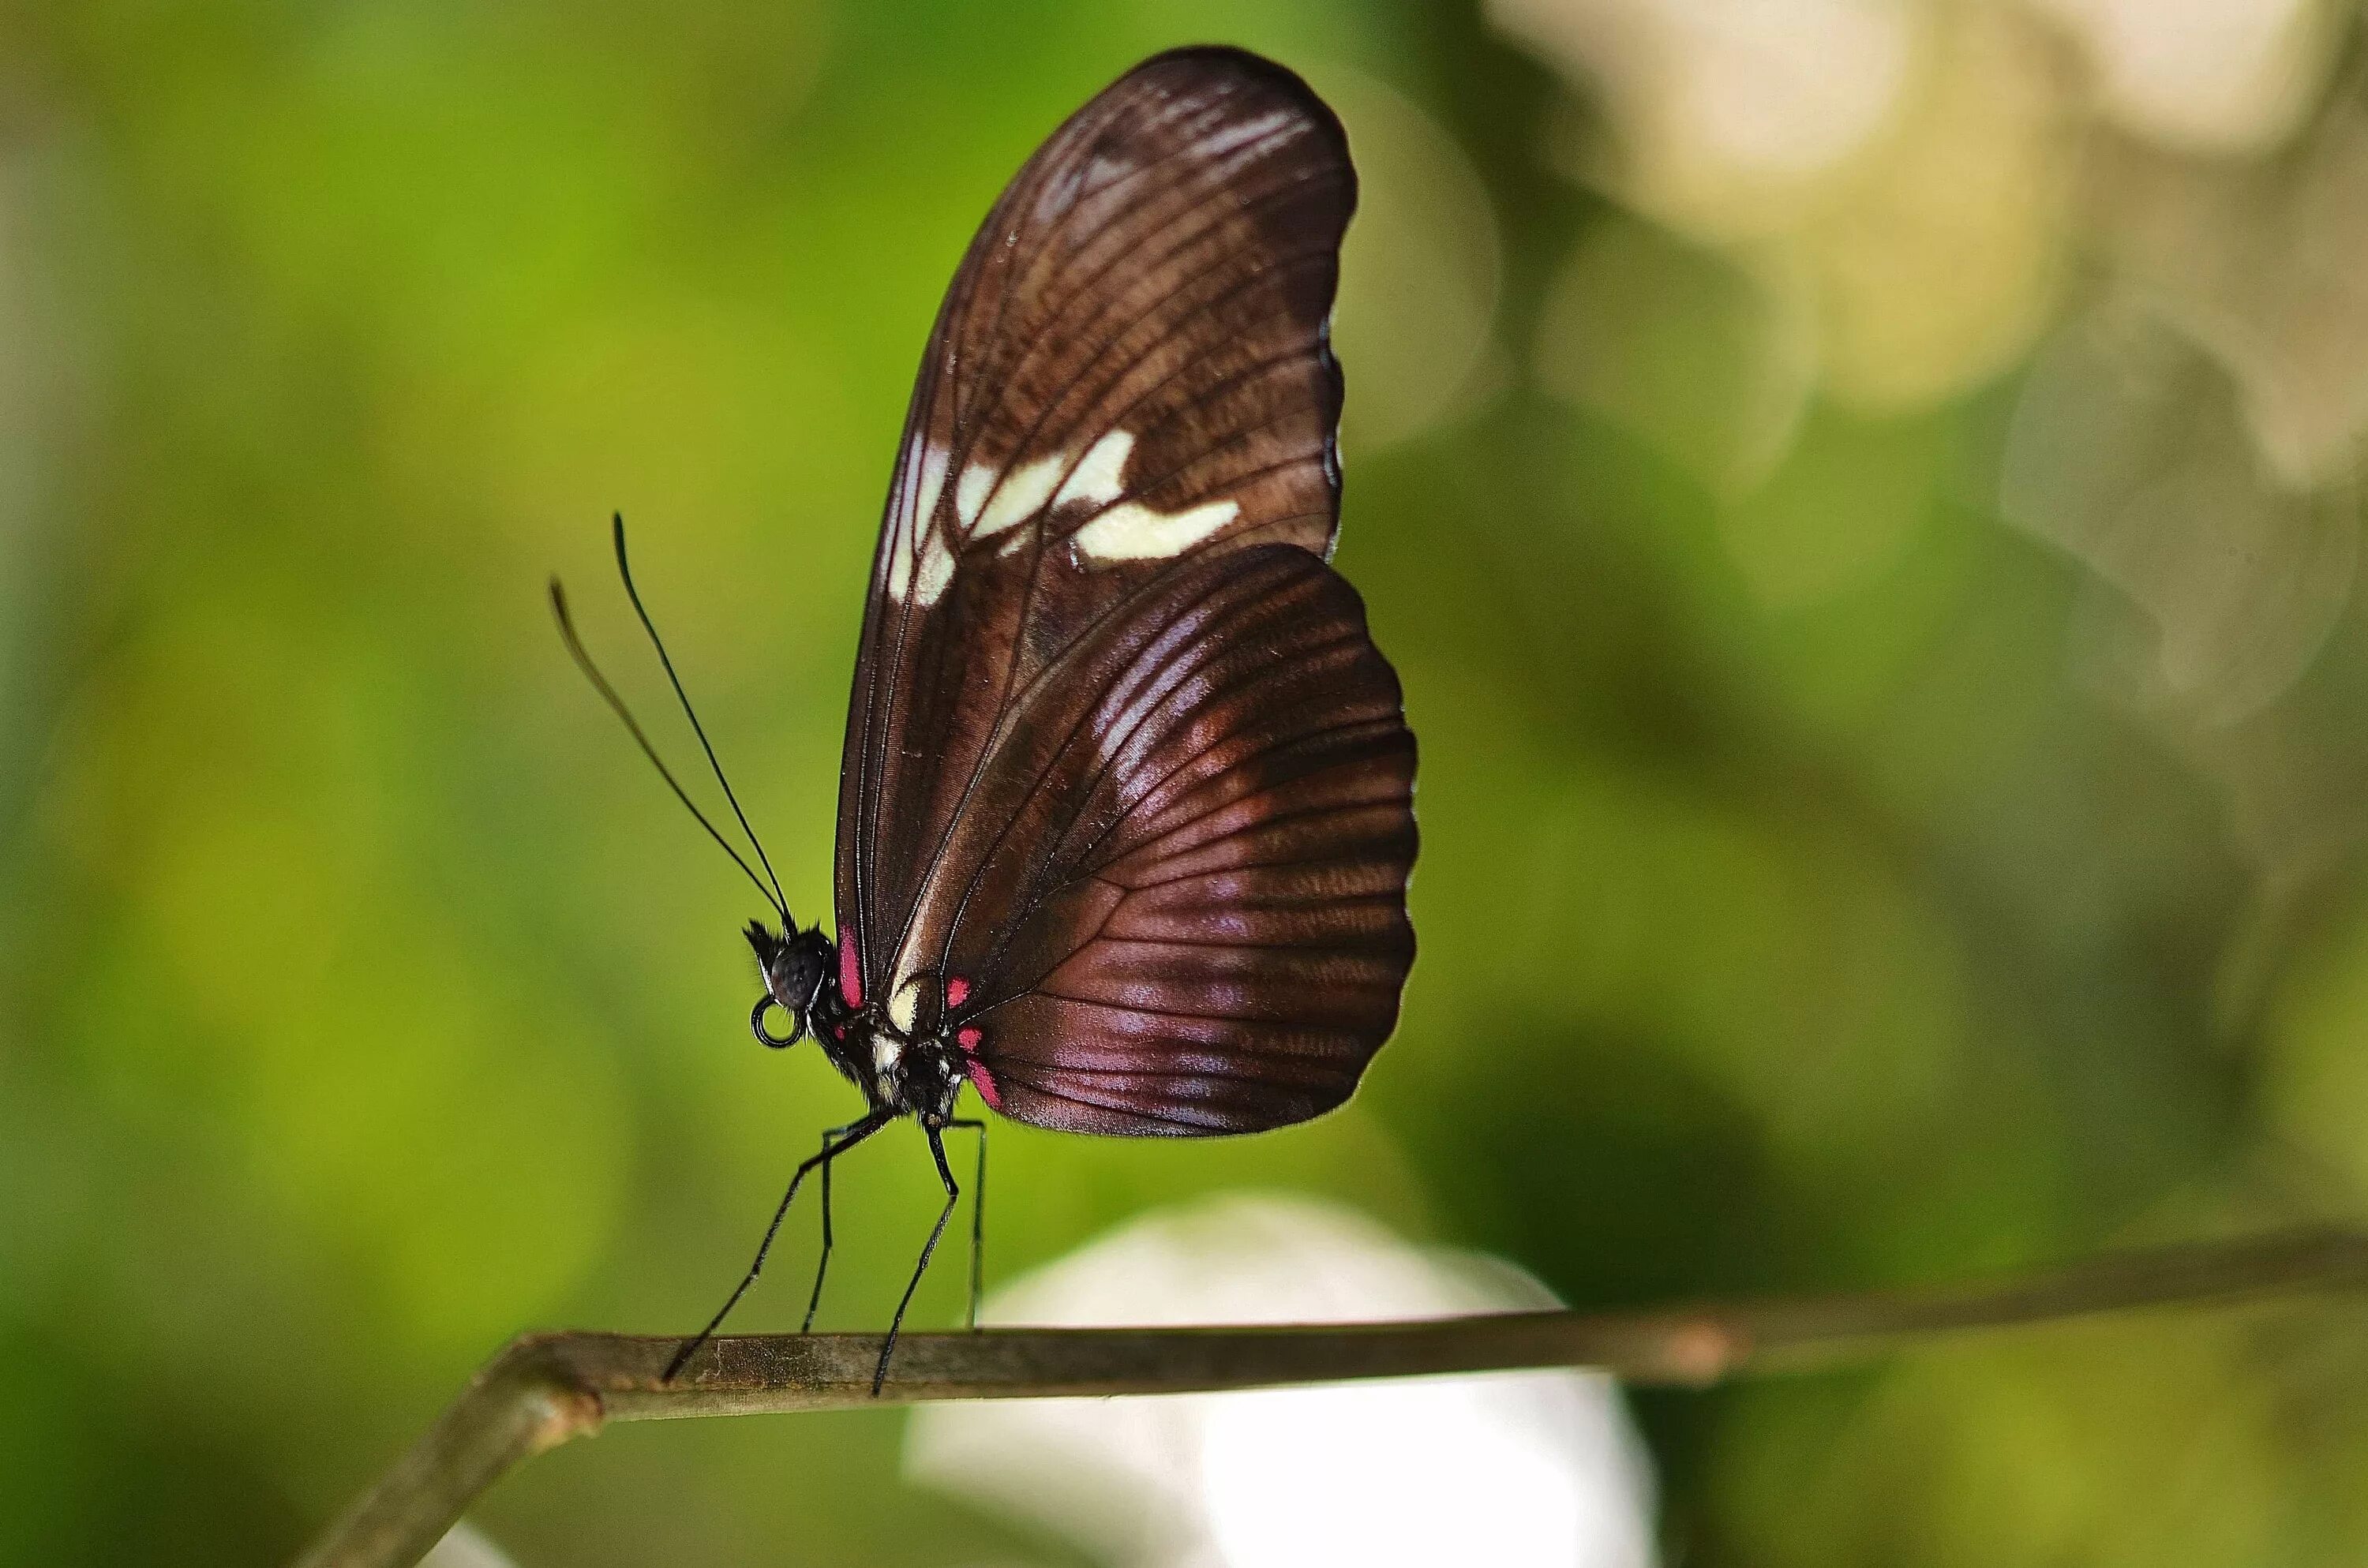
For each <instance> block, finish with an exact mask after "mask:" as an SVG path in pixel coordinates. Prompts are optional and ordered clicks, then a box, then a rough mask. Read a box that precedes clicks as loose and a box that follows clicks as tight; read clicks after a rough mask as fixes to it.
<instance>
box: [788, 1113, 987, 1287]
mask: <svg viewBox="0 0 2368 1568" xmlns="http://www.w3.org/2000/svg"><path fill="white" fill-rule="evenodd" d="M946 1125H947V1126H948V1127H967V1128H969V1129H970V1130H971V1131H973V1132H975V1133H977V1134H978V1175H977V1176H976V1178H974V1179H973V1181H972V1182H971V1184H970V1313H969V1315H968V1316H967V1317H966V1318H964V1319H963V1322H962V1326H963V1327H965V1328H970V1329H976V1328H977V1327H978V1299H979V1297H980V1295H981V1294H982V1293H983V1292H982V1290H981V1287H982V1286H983V1285H984V1283H985V1279H986V1123H985V1121H982V1120H979V1119H975V1118H969V1117H965V1118H963V1119H961V1120H958V1121H949V1122H947V1123H946ZM823 1190H824V1191H825V1192H827V1191H829V1190H830V1189H829V1188H828V1187H825V1188H824V1189H823Z"/></svg>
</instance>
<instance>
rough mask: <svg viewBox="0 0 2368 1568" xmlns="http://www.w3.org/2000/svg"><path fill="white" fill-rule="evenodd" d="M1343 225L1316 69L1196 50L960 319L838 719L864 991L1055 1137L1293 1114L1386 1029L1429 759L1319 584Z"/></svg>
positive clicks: (1126, 106) (989, 239)
mask: <svg viewBox="0 0 2368 1568" xmlns="http://www.w3.org/2000/svg"><path fill="white" fill-rule="evenodd" d="M1354 203H1355V179H1354V176H1353V174H1352V173H1351V171H1350V167H1349V158H1348V151H1347V145H1346V142H1345V141H1344V139H1343V138H1342V136H1341V133H1340V130H1339V126H1338V122H1337V121H1336V120H1335V119H1333V118H1332V116H1331V114H1330V112H1329V111H1328V110H1326V108H1324V106H1323V105H1322V103H1321V102H1320V101H1319V100H1317V99H1316V98H1315V96H1314V95H1313V94H1312V93H1310V92H1309V91H1308V90H1307V88H1306V87H1305V85H1304V84H1302V83H1301V82H1299V80H1298V79H1297V78H1296V77H1295V76H1292V74H1290V73H1288V72H1286V71H1283V70H1282V69H1281V68H1280V67H1278V66H1275V65H1272V64H1270V63H1269V62H1264V61H1261V60H1258V59H1257V58H1255V57H1253V56H1249V55H1247V54H1243V53H1240V52H1239V51H1231V50H1218V49H1202V50H1188V51H1176V52H1174V53H1171V54H1167V55H1162V56H1159V57H1157V58H1156V59H1154V60H1152V61H1150V62H1146V63H1145V64H1144V65H1142V66H1140V67H1138V68H1137V69H1136V70H1134V71H1133V72H1131V73H1129V74H1127V75H1126V76H1124V77H1122V78H1121V80H1120V81H1119V82H1118V83H1116V84H1115V85H1112V86H1111V87H1110V88H1109V89H1108V90H1107V91H1105V92H1103V93H1102V94H1101V95H1100V96H1099V97H1096V98H1095V99H1094V100H1093V101H1092V102H1091V103H1089V104H1087V106H1086V107H1085V108H1083V109H1081V110H1079V111H1078V112H1077V114H1076V115H1075V116H1073V117H1072V118H1071V119H1070V120H1069V121H1068V122H1067V123H1066V124H1064V126H1063V127H1062V128H1061V129H1060V130H1059V131H1056V132H1055V133H1054V135H1053V137H1052V138H1051V139H1050V140H1049V141H1048V142H1046V143H1045V144H1044V146H1043V147H1042V149H1040V150H1039V152H1038V153H1036V155H1035V156H1034V157H1033V158H1031V159H1030V161H1029V163H1028V165H1026V166H1025V167H1024V168H1022V169H1021V171H1020V172H1019V175H1018V176H1016V177H1015V178H1014V179H1013V181H1012V183H1011V185H1010V186H1009V187H1008V188H1007V189H1006V190H1005V192H1004V193H1003V196H1002V197H1001V199H998V200H997V202H996V205H995V207H994V209H993V210H992V211H991V212H990V213H989V214H988V217H987V220H986V222H985V224H984V225H983V226H982V227H981V229H980V231H979V233H978V235H977V237H976V239H975V240H974V241H973V244H972V245H971V248H970V251H969V253H968V254H967V256H965V258H964V260H963V262H962V267H961V268H960V270H959V271H958V272H957V274H956V276H955V279H954V282H953V285H952V287H951V290H949V292H948V295H947V298H946V301H945V303H944V305H943V306H942V307H941V309H940V311H939V317H938V322H937V325H936V328H935V330H934V331H933V333H932V335H931V338H930V342H929V346H928V352H927V354H926V355H925V358H924V361H923V366H922V370H921V374H920V377H919V381H918V383H917V385H916V389H915V392H914V399H913V404H912V409H911V412H910V414H909V415H908V416H907V420H906V426H905V440H904V446H903V449H902V450H901V452H900V455H899V460H898V464H897V470H896V475H895V478H894V483H892V485H891V490H890V497H889V505H888V508H887V515H886V517H885V519H884V521H883V525H882V538H881V543H880V549H879V551H878V554H877V557H876V559H875V562H874V566H873V575H872V584H871V598H870V601H869V604H868V606H867V609H866V613H865V617H864V629H863V637H862V644H861V649H860V657H859V661H858V665H857V674H856V680H855V689H854V694H853V699H852V703H851V706H850V711H849V715H848V743H847V752H846V756H845V758H844V762H843V772H842V778H841V784H840V804H839V837H838V915H839V930H840V939H841V943H842V963H843V968H842V990H843V991H844V992H845V993H846V994H847V995H848V1000H849V1001H850V1002H853V1003H857V1004H859V1005H860V1004H862V1003H864V1002H866V1001H869V1002H871V1003H872V1004H874V1005H876V1006H882V1007H884V1008H885V1009H886V1010H887V1016H888V1017H890V1018H891V1019H892V1020H893V1021H894V1023H895V1024H896V1025H897V1026H898V1027H899V1028H906V1029H908V1030H909V1029H920V1030H928V1029H931V1028H937V1027H938V1026H939V1024H941V1023H944V1022H948V1021H949V1017H951V1021H952V1022H955V1023H963V1022H965V1020H966V1019H967V1018H969V1017H971V1016H973V1015H975V1016H976V1017H977V1019H978V1021H977V1022H976V1023H975V1024H974V1025H971V1026H969V1027H970V1028H972V1031H973V1035H974V1036H975V1038H976V1040H977V1041H978V1050H979V1051H982V1052H983V1053H984V1054H983V1055H982V1056H981V1062H982V1071H981V1072H980V1074H977V1076H978V1077H979V1081H980V1083H981V1085H982V1087H983V1088H986V1089H989V1090H990V1092H993V1093H996V1094H998V1095H999V1096H1001V1097H1002V1099H1003V1102H1004V1108H1005V1109H1006V1110H1007V1111H1008V1112H1009V1113H1011V1114H1014V1115H1019V1116H1022V1117H1024V1118H1025V1119H1030V1120H1038V1121H1042V1122H1045V1123H1047V1124H1051V1125H1062V1126H1070V1125H1075V1126H1087V1125H1089V1124H1090V1125H1093V1126H1096V1127H1098V1128H1099V1130H1103V1131H1224V1130H1231V1129H1235V1128H1240V1127H1247V1126H1253V1125H1273V1124H1276V1123H1279V1122H1281V1121H1289V1120H1296V1119H1301V1118H1302V1117H1304V1116H1306V1115H1312V1114H1314V1113H1315V1111H1316V1110H1320V1109H1322V1108H1326V1106H1328V1105H1330V1104H1333V1103H1337V1102H1338V1099H1340V1098H1341V1097H1344V1096H1345V1095H1346V1094H1347V1092H1348V1090H1349V1087H1352V1086H1353V1085H1354V1083H1355V1079H1356V1075H1357V1073H1358V1071H1359V1070H1360V1069H1361V1067H1362V1064H1363V1062H1364V1061H1365V1059H1366V1058H1368V1057H1370V1055H1371V1054H1372V1051H1373V1050H1374V1049H1377V1048H1378V1047H1379V1045H1380V1043H1381V1041H1382V1040H1383V1038H1385V1037H1386V1035H1387V1032H1388V1029H1389V1027H1390V1023H1391V1021H1392V1020H1393V1019H1394V1018H1395V1008H1396V996H1397V989H1398V985H1399V983H1400V982H1401V981H1402V980H1403V978H1404V974H1405V971H1406V963H1407V962H1408V961H1410V958H1411V948H1412V938H1411V935H1410V932H1409V931H1408V930H1407V928H1406V921H1405V913H1404V886H1405V880H1406V870H1407V868H1408V867H1409V866H1410V864H1411V859H1412V854H1413V824H1412V816H1411V811H1410V807H1409V805H1408V800H1407V797H1408V794H1409V791H1410V790H1411V777H1412V741H1411V738H1410V737H1409V736H1407V735H1406V730H1405V726H1404V722H1403V720H1402V719H1401V717H1400V716H1399V707H1398V696H1397V687H1396V683H1395V677H1394V676H1391V674H1390V672H1389V669H1388V666H1387V665H1386V664H1385V663H1383V660H1382V658H1381V656H1380V654H1379V653H1376V652H1375V651H1374V650H1373V648H1372V642H1371V641H1370V639H1369V638H1368V637H1367V635H1366V633H1365V629H1364V620H1363V612H1362V608H1361V606H1360V605H1359V603H1358V602H1357V599H1356V596H1355V594H1354V593H1353V591H1352V590H1350V589H1349V587H1348V585H1346V584H1345V583H1344V582H1342V581H1341V580H1340V579H1339V578H1338V576H1337V575H1336V574H1333V573H1332V572H1331V571H1330V569H1329V568H1328V567H1327V566H1326V564H1325V563H1324V559H1323V558H1324V557H1325V556H1326V555H1328V553H1329V551H1330V547H1331V541H1332V537H1333V531H1334V528H1335V524H1336V519H1337V515H1338V463H1337V459H1336V456H1335V450H1334V434H1335V430H1336V427H1337V425H1338V414H1339V406H1340V379H1339V371H1338V367H1337V365H1336V364H1335V362H1334V360H1333V358H1332V356H1331V353H1330V349H1329V347H1328V342H1327V324H1328V318H1329V313H1330V309H1331V302H1332V295H1333V290H1334V284H1335V280H1336V278H1337V270H1338V245H1339V241H1340V236H1341V233H1342V231H1343V229H1344V228H1345V226H1346V224H1347V222H1348V219H1349V212H1350V210H1352V208H1353V206H1354ZM1204 840H1205V842H1204ZM1105 906H1106V907H1105ZM1196 944H1197V950H1198V951H1199V952H1201V953H1202V954H1204V955H1205V956H1204V957H1201V958H1198V959H1194V958H1190V957H1189V956H1188V955H1185V954H1183V952H1182V950H1181V949H1183V948H1185V947H1187V946H1193V945H1196ZM964 966H967V967H966V968H965V967H964ZM949 983H954V991H955V994H956V995H958V996H959V997H960V998H961V1001H960V1002H959V1003H958V1004H956V1005H955V1006H952V1007H951V1010H950V1015H949V1009H948V994H947V990H946V987H947V985H948V984H949ZM990 1008H992V1009H993V1010H994V1017H991V1018H990V1017H988V1016H987V1013H986V1010H987V1009H990ZM1196 1008H1197V1009H1201V1010H1200V1011H1194V1009H1196ZM1064 1042H1066V1043H1064ZM998 1064H999V1066H1000V1070H1001V1072H1000V1077H999V1078H998V1077H997V1076H996V1069H997V1066H998ZM1130 1074H1131V1076H1130ZM1121 1080H1123V1082H1121ZM1259 1083H1266V1084H1269V1085H1272V1088H1270V1089H1269V1090H1268V1091H1265V1100H1264V1102H1262V1103H1263V1104H1264V1105H1265V1108H1264V1109H1263V1110H1261V1109H1259V1108H1258V1105H1256V1104H1253V1103H1252V1102H1254V1101H1258V1097H1259V1096H1258V1092H1257V1091H1255V1090H1254V1089H1253V1088H1252V1085H1257V1084H1259ZM1229 1085H1230V1086H1229ZM1072 1091H1074V1092H1072ZM1236 1102H1238V1103H1236Z"/></svg>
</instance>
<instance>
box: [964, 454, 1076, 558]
mask: <svg viewBox="0 0 2368 1568" xmlns="http://www.w3.org/2000/svg"><path fill="white" fill-rule="evenodd" d="M1068 467H1069V460H1068V459H1067V458H1065V457H1064V456H1062V455H1061V454H1060V453H1059V452H1054V453H1053V455H1052V456H1051V457H1048V458H1039V459H1037V460H1035V461H1034V462H1032V463H1026V464H1023V465H1021V466H1020V467H1019V468H1016V469H1013V470H1012V471H1011V472H1008V473H1007V474H1005V475H1004V476H1003V483H1001V484H999V485H997V486H996V487H995V494H994V495H993V497H992V498H991V499H988V500H987V502H986V510H985V512H981V511H980V510H979V509H978V506H977V504H976V503H973V504H971V505H970V506H965V507H963V508H962V521H963V522H965V523H968V524H970V525H971V531H970V537H971V538H972V539H973V540H981V539H993V538H994V537H995V536H996V534H999V533H1001V532H1002V531H1003V530H1004V529H1006V528H1011V527H1013V526H1014V525H1016V524H1019V523H1024V522H1026V521H1027V520H1028V519H1029V518H1030V517H1034V516H1036V515H1037V514H1038V513H1039V512H1042V510H1043V509H1044V507H1045V506H1046V504H1047V503H1049V502H1050V501H1051V500H1052V499H1053V486H1054V485H1056V484H1058V483H1061V475H1062V474H1063V473H1064V472H1067V470H1068ZM975 472H977V470H976V469H974V468H973V469H968V470H965V471H964V472H963V473H962V487H963V489H964V490H965V491H967V490H968V489H969V487H970V476H971V475H972V474H973V473H975Z"/></svg>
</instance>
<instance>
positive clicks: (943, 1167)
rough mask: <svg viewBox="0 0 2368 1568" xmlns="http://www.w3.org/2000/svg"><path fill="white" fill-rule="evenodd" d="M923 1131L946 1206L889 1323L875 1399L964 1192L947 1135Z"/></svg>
mask: <svg viewBox="0 0 2368 1568" xmlns="http://www.w3.org/2000/svg"><path fill="white" fill-rule="evenodd" d="M921 1131H923V1132H925V1133H927V1134H928V1139H929V1157H930V1158H931V1159H933V1160H935V1161H937V1162H938V1179H939V1181H941V1182H943V1183H945V1185H946V1206H945V1207H944V1208H943V1209H940V1210H938V1222H937V1224H936V1225H934V1226H933V1227H931V1228H930V1231H929V1239H928V1241H927V1242H924V1243H923V1244H921V1260H920V1261H919V1262H918V1263H916V1264H915V1265H913V1278H911V1279H909V1280H907V1281H905V1297H904V1300H902V1301H898V1302H897V1303H896V1315H895V1316H894V1317H893V1318H891V1319H889V1320H888V1338H887V1340H886V1341H885V1342H884V1343H882V1345H881V1346H880V1365H879V1367H878V1368H877V1369H875V1370H874V1371H873V1372H872V1374H871V1393H872V1397H873V1398H875V1399H876V1398H878V1397H879V1394H880V1385H881V1384H882V1383H883V1382H886V1381H888V1358H889V1357H890V1356H892V1355H894V1354H895V1351H896V1334H897V1331H898V1330H899V1329H902V1328H903V1327H904V1326H905V1308H906V1307H909V1306H911V1305H912V1304H913V1292H914V1291H916V1290H919V1289H920V1288H921V1276H922V1275H924V1274H927V1273H928V1271H929V1256H930V1255H931V1254H932V1253H934V1252H936V1251H937V1250H938V1238H939V1237H940V1236H942V1235H944V1234H945V1233H946V1221H948V1220H951V1219H952V1218H953V1213H954V1205H955V1204H956V1203H959V1202H960V1201H962V1188H961V1187H956V1186H955V1185H954V1173H953V1171H952V1169H951V1167H950V1166H949V1165H947V1164H946V1139H945V1134H944V1133H943V1132H941V1131H939V1130H938V1129H937V1128H934V1127H932V1126H930V1125H929V1124H928V1122H926V1121H925V1122H923V1123H922V1124H921Z"/></svg>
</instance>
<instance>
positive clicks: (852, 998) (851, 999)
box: [838, 937, 863, 1007]
mask: <svg viewBox="0 0 2368 1568" xmlns="http://www.w3.org/2000/svg"><path fill="white" fill-rule="evenodd" d="M838 994H840V995H841V996H844V997H846V998H847V1005H848V1006H850V1007H860V1006H863V966H862V964H861V963H860V962H859V961H858V960H857V959H856V956H855V938H854V937H840V938H839V942H838Z"/></svg>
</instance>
